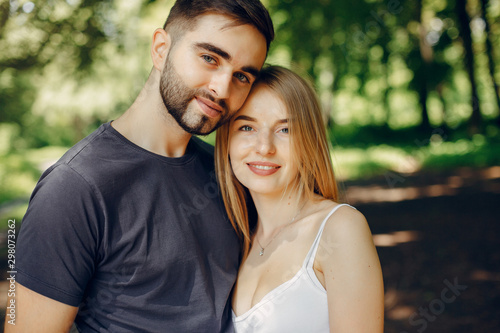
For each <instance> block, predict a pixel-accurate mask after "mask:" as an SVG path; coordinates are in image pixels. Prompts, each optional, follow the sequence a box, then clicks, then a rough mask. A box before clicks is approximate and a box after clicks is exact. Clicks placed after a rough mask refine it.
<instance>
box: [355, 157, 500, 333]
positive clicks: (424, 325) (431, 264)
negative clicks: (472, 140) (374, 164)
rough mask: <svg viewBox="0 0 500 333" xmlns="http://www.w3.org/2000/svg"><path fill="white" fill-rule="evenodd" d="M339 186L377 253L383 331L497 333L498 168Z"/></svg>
mask: <svg viewBox="0 0 500 333" xmlns="http://www.w3.org/2000/svg"><path fill="white" fill-rule="evenodd" d="M394 179H398V180H401V179H400V178H397V177H396V178H395V177H389V180H394ZM347 185H348V189H349V190H348V192H347V193H348V198H349V199H350V201H351V202H352V203H353V204H355V205H356V207H357V208H358V209H359V210H360V211H361V212H363V213H364V214H365V216H366V217H367V220H368V222H369V224H370V227H371V229H372V233H373V234H374V241H375V243H376V245H377V249H378V252H379V256H380V261H381V264H382V269H383V273H384V282H385V290H386V300H385V303H386V326H385V327H386V328H385V332H388V333H403V332H408V333H409V332H420V333H422V332H426V333H434V332H436V333H438V332H439V333H445V332H450V333H451V332H453V333H456V332H468V333H470V332H500V241H499V239H500V167H495V168H488V169H483V170H471V169H461V170H456V171H455V172H452V173H442V174H427V175H419V176H413V177H407V178H404V179H402V181H399V182H392V183H391V182H390V181H389V182H388V181H387V179H386V177H383V178H380V179H376V180H371V181H367V182H357V183H351V184H347ZM391 185H392V186H391ZM399 198H403V199H405V200H403V201H397V200H398V199H399Z"/></svg>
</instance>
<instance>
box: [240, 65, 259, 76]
mask: <svg viewBox="0 0 500 333" xmlns="http://www.w3.org/2000/svg"><path fill="white" fill-rule="evenodd" d="M242 70H243V71H244V72H246V73H248V74H250V75H252V76H253V77H254V78H257V77H258V76H259V70H258V69H257V68H255V67H253V66H244V67H243V68H242Z"/></svg>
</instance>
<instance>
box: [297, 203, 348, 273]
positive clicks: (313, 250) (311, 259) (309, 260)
mask: <svg viewBox="0 0 500 333" xmlns="http://www.w3.org/2000/svg"><path fill="white" fill-rule="evenodd" d="M343 206H348V207H351V208H353V209H356V208H354V207H352V206H351V205H348V204H339V205H337V206H335V207H334V208H333V209H332V210H331V211H330V213H328V215H327V216H326V217H325V219H324V220H323V222H322V223H321V226H320V227H319V230H318V234H317V235H316V239H315V240H314V242H313V245H312V246H311V249H310V250H309V253H308V254H307V257H306V262H305V264H306V267H307V268H312V266H313V264H314V259H315V258H316V252H318V247H319V243H320V240H321V235H322V234H323V230H324V229H325V226H326V222H327V221H328V219H329V218H330V217H331V216H332V215H333V213H335V212H336V211H337V209H339V208H340V207H343Z"/></svg>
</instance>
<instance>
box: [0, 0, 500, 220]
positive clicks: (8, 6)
mask: <svg viewBox="0 0 500 333" xmlns="http://www.w3.org/2000/svg"><path fill="white" fill-rule="evenodd" d="M263 3H264V4H265V5H266V6H267V7H268V9H269V11H270V13H271V15H272V18H273V21H274V24H275V28H276V40H275V42H274V43H273V44H272V46H271V50H270V53H269V57H268V62H269V63H272V64H279V65H283V66H286V67H290V68H293V69H295V70H297V71H299V72H300V73H301V74H303V75H305V76H308V77H309V78H310V79H311V80H312V82H314V84H315V86H316V89H317V92H318V94H319V96H320V99H321V103H322V106H323V109H324V112H325V119H327V121H328V126H329V131H330V133H331V136H332V141H333V143H334V144H333V146H334V150H333V151H334V158H335V160H336V161H337V164H338V165H339V168H340V170H341V171H340V173H341V176H344V178H353V177H367V176H370V175H376V174H380V173H381V172H383V171H384V170H394V171H396V172H411V171H418V170H420V169H421V168H444V167H455V166H459V165H470V166H487V165H494V164H500V163H499V160H498V159H499V158H498V157H497V155H500V154H498V152H500V149H499V148H500V147H499V142H498V139H497V138H498V127H499V122H500V117H499V105H498V99H497V93H498V92H497V93H495V89H496V88H495V85H494V84H493V83H494V81H496V83H498V82H500V71H499V70H498V66H497V64H498V62H499V58H500V0H490V1H487V0H468V1H458V0H457V1H455V0H407V1H402V0H351V1H333V0H263ZM172 4H173V0H156V1H155V0H115V1H111V0H105V1H96V0H38V1H36V2H35V1H25V0H9V1H6V0H0V50H2V51H1V52H0V159H1V162H0V182H1V188H0V203H2V202H6V201H9V200H13V199H14V198H17V197H26V196H28V195H29V193H30V192H31V190H32V189H33V186H34V184H35V182H36V179H37V177H38V176H39V174H40V172H41V170H42V169H43V168H44V167H46V166H47V165H46V161H45V162H44V159H46V158H48V160H49V161H53V160H54V159H56V158H57V157H58V156H60V155H62V153H63V151H64V149H66V148H59V147H70V146H71V145H73V144H74V143H76V142H77V141H78V140H80V139H81V138H83V137H84V136H86V135H87V134H89V133H90V132H91V131H93V130H94V129H95V128H97V127H98V126H99V125H100V124H101V123H103V122H106V121H109V120H110V119H114V118H116V117H117V116H118V115H120V114H121V113H122V112H123V111H125V110H126V109H127V107H128V106H129V105H130V104H131V103H132V101H133V100H134V98H135V97H136V95H137V93H138V92H139V90H140V89H141V88H142V85H143V84H144V82H145V80H146V78H147V76H148V74H149V71H150V70H151V61H150V57H149V45H150V39H151V36H152V33H153V31H154V29H155V28H157V27H160V26H162V25H163V23H164V20H165V19H166V17H167V15H168V11H169V9H170V7H171V6H172ZM482 5H484V8H485V10H483V9H482V8H483V7H482ZM460 6H461V7H460ZM464 13H465V14H466V15H465V16H464ZM459 18H460V19H459ZM486 23H488V24H486ZM464 26H468V27H470V29H469V36H465V37H468V38H469V39H470V41H471V45H472V49H471V50H469V49H468V48H467V43H466V42H465V41H467V38H464V31H466V30H467V29H465V30H464ZM488 43H489V45H490V46H491V47H488ZM471 52H472V53H471ZM466 59H473V61H474V64H473V66H472V68H473V69H474V72H473V73H472V75H473V76H472V80H471V72H470V67H468V66H467V64H466V61H465V60H466ZM491 69H492V70H491ZM473 112H478V113H479V115H480V119H479V121H480V123H479V125H478V126H476V127H474V126H471V122H472V117H471V115H472V114H473ZM476 125H477V124H476ZM207 140H208V141H211V140H212V141H213V136H209V137H208V138H207ZM52 147H55V148H52ZM47 163H48V162H47ZM342 174H343V175H342ZM0 213H1V212H0Z"/></svg>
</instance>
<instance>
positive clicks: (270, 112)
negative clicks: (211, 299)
mask: <svg viewBox="0 0 500 333" xmlns="http://www.w3.org/2000/svg"><path fill="white" fill-rule="evenodd" d="M216 168H217V174H218V177H219V181H220V186H221V190H222V195H223V198H224V203H225V205H226V209H227V210H228V213H229V217H230V219H231V222H232V223H233V226H235V228H236V230H237V232H238V233H239V234H240V236H241V238H242V240H243V261H242V264H241V267H240V270H239V274H238V279H237V282H236V286H235V289H234V294H233V300H232V306H233V312H234V313H233V322H234V325H235V329H236V332H328V331H330V332H335V333H342V332H349V333H351V332H356V333H359V332H370V333H373V332H382V331H383V319H384V314H383V296H384V291H383V282H382V274H381V269H380V263H379V259H378V256H377V252H376V250H375V247H374V245H373V242H372V238H371V233H370V230H369V228H368V225H367V223H366V220H365V218H364V216H363V215H362V214H361V213H359V212H358V211H357V210H355V209H354V208H352V207H350V206H348V205H341V204H338V203H337V202H336V201H337V196H338V194H337V186H336V182H335V177H334V174H333V168H332V163H331V159H330V152H329V148H328V141H327V137H326V132H325V128H324V123H323V120H322V115H321V112H320V107H319V104H318V101H317V97H316V95H315V93H314V90H313V89H312V88H311V87H310V86H309V85H308V84H307V83H306V81H305V80H303V79H302V78H300V77H299V76H298V75H296V74H295V73H293V72H292V71H290V70H287V69H285V68H282V67H277V66H270V67H267V68H265V69H263V71H262V73H261V75H260V76H259V79H258V81H257V82H256V83H255V85H254V88H253V89H252V92H251V93H250V95H249V97H248V99H247V101H246V102H245V104H244V105H243V107H242V108H241V110H239V111H238V113H237V114H236V115H235V116H234V117H233V118H232V120H231V121H230V122H229V123H228V124H226V125H224V126H222V127H221V128H220V129H219V131H218V132H217V142H216ZM249 195H250V196H251V199H252V201H253V204H254V205H255V209H256V212H257V219H256V222H257V223H256V225H255V226H254V227H253V228H251V227H250V223H249V219H248V217H247V216H248V213H249V208H248V205H247V202H250V200H249V199H250V198H249V197H248V196H249Z"/></svg>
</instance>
